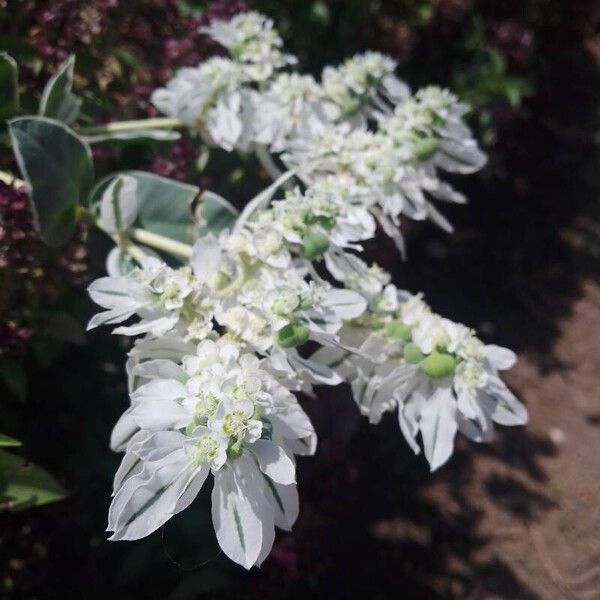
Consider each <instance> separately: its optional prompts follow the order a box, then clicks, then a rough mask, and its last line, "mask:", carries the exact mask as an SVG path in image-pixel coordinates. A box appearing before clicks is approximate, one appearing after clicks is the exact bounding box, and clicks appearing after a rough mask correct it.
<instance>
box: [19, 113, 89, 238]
mask: <svg viewBox="0 0 600 600" xmlns="http://www.w3.org/2000/svg"><path fill="white" fill-rule="evenodd" d="M9 131H10V137H11V141H12V145H13V152H14V154H15V158H16V160H17V163H18V165H19V168H20V170H21V174H22V175H23V178H24V179H25V180H26V181H27V183H28V184H29V188H30V191H29V194H30V198H31V203H32V209H33V213H34V215H35V218H36V221H37V223H38V226H39V229H40V232H41V235H42V238H43V239H44V241H45V242H46V243H47V244H48V245H49V246H60V245H61V244H64V243H65V242H67V241H68V240H69V239H70V238H71V236H72V234H73V231H74V229H75V212H76V207H77V206H78V204H80V203H81V202H82V201H83V200H84V199H85V198H86V197H87V194H88V192H89V190H90V188H91V186H92V183H93V180H94V168H93V164H92V156H91V151H90V148H89V146H88V145H87V144H86V143H85V142H84V141H83V140H82V139H81V138H79V137H78V136H77V135H76V134H75V132H74V131H73V130H72V129H70V128H69V127H67V126H66V125H65V124H64V123H61V122H60V121H55V120H53V119H48V118H46V117H21V118H18V119H13V120H12V121H10V122H9Z"/></svg>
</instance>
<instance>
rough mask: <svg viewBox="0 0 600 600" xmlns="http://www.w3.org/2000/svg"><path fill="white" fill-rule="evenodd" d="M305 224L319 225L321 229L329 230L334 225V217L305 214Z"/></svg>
mask: <svg viewBox="0 0 600 600" xmlns="http://www.w3.org/2000/svg"><path fill="white" fill-rule="evenodd" d="M304 220H305V222H306V224H307V225H315V224H318V225H320V226H321V227H322V228H323V229H327V231H331V230H332V229H333V228H334V227H335V218H334V217H325V216H324V215H310V214H309V215H307V216H306V218H305V219H304Z"/></svg>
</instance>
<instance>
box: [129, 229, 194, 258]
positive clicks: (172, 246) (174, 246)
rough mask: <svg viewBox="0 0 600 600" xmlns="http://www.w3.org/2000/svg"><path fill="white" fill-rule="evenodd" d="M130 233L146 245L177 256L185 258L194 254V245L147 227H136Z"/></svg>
mask: <svg viewBox="0 0 600 600" xmlns="http://www.w3.org/2000/svg"><path fill="white" fill-rule="evenodd" d="M129 235H130V237H131V239H133V240H135V241H136V242H139V243H140V244H144V245H145V246H150V247H151V248H155V249H156V250H162V251H163V252H167V253H169V254H174V255H175V256H182V257H183V258H189V257H190V256H192V246H190V245H189V244H184V243H182V242H178V241H177V240H172V239H171V238H168V237H165V236H163V235H158V234H157V233H152V232H151V231H146V230H145V229H137V228H135V227H134V228H132V229H130V230H129Z"/></svg>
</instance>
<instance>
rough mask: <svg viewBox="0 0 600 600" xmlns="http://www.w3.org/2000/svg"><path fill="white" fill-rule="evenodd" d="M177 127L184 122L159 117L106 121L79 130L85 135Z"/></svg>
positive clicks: (181, 125)
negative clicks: (104, 123) (102, 123)
mask: <svg viewBox="0 0 600 600" xmlns="http://www.w3.org/2000/svg"><path fill="white" fill-rule="evenodd" d="M177 127H183V123H182V122H181V121H180V120H179V119H175V118H171V117H158V118H155V119H137V120H135V121H115V122H114V123H106V125H96V126H94V127H82V128H81V129H80V130H79V131H80V133H83V134H85V135H99V134H105V133H115V132H120V131H139V130H145V129H176V128H177Z"/></svg>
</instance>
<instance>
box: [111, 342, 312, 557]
mask: <svg viewBox="0 0 600 600" xmlns="http://www.w3.org/2000/svg"><path fill="white" fill-rule="evenodd" d="M134 371H135V372H137V374H138V376H140V377H142V378H143V379H146V380H147V383H144V384H142V385H140V386H139V387H137V388H136V389H135V391H134V392H133V393H132V396H131V397H132V407H131V408H130V409H129V410H128V411H127V413H126V415H127V418H128V420H129V421H130V422H133V423H134V424H135V426H137V430H134V433H133V434H132V435H131V436H130V437H129V441H128V443H127V447H126V454H125V457H124V459H123V463H122V465H121V467H120V468H119V471H118V472H117V474H116V476H115V482H114V487H115V494H114V499H113V503H112V505H111V509H110V511H109V530H110V531H113V532H114V534H113V536H112V537H111V539H113V540H120V539H139V538H140V537H144V536H146V535H148V534H150V533H151V532H152V531H154V530H156V529H157V528H158V527H160V525H162V524H163V523H165V522H166V521H167V520H168V519H169V518H170V517H171V516H172V515H173V514H176V513H177V512H179V511H181V510H183V509H184V508H186V507H187V506H188V505H189V503H190V502H191V501H192V500H193V499H194V497H195V496H196V495H197V494H198V492H199V491H200V489H201V487H202V485H203V484H204V482H205V480H206V478H207V476H208V475H209V473H212V474H213V475H214V486H213V522H214V525H215V531H216V534H217V538H218V540H219V543H220V545H221V547H222V548H223V550H224V552H225V553H226V554H228V556H230V558H232V559H233V560H235V561H236V562H239V563H240V564H242V565H243V566H245V567H246V568H250V567H251V566H252V565H254V564H260V563H261V562H262V560H264V558H265V556H266V554H267V553H268V551H269V550H270V547H271V544H272V542H273V535H274V534H273V527H274V525H278V526H279V527H283V528H285V529H289V528H290V527H291V526H292V524H293V522H294V520H295V518H296V515H297V492H296V488H295V466H294V461H293V453H300V454H305V453H312V452H314V448H315V442H314V430H313V429H312V426H311V425H310V422H309V421H308V419H307V417H306V415H305V414H304V412H303V411H302V409H301V408H300V407H299V405H298V403H297V401H296V399H295V398H294V397H293V396H292V394H291V393H290V392H289V391H287V390H286V389H285V388H283V387H282V386H281V385H280V384H279V383H278V382H277V381H276V380H275V379H274V378H273V377H272V376H271V375H270V374H269V372H268V371H265V370H264V369H263V368H262V367H261V364H260V363H259V361H258V359H257V358H256V357H255V356H253V355H251V354H240V351H239V347H236V346H235V345H234V344H232V343H231V342H228V341H226V340H219V341H217V342H210V341H205V342H203V343H201V344H200V345H199V346H198V349H197V352H196V354H195V355H186V356H183V357H182V358H181V360H180V361H179V363H177V362H174V361H171V360H167V359H162V358H161V359H151V360H149V361H145V362H141V363H138V365H137V366H135V367H134ZM236 510H237V511H238V514H237V516H236ZM251 540H254V541H252V542H251Z"/></svg>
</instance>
